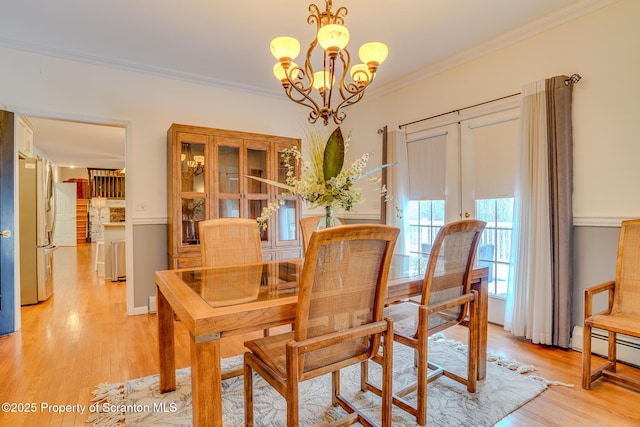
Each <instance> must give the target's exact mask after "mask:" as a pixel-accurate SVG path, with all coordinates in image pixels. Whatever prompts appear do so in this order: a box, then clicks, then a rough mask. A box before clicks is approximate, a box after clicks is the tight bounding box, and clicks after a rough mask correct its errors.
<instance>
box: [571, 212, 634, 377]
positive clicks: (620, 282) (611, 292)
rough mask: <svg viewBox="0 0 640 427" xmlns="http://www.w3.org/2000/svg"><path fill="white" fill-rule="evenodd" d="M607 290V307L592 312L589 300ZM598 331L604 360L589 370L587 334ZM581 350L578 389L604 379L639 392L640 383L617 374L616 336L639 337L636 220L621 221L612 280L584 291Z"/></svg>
mask: <svg viewBox="0 0 640 427" xmlns="http://www.w3.org/2000/svg"><path fill="white" fill-rule="evenodd" d="M604 291H608V305H607V308H606V309H605V310H603V311H601V312H599V313H596V314H592V313H593V297H594V295H596V294H599V293H601V292H604ZM593 328H598V329H602V330H604V331H606V332H607V334H608V337H607V338H608V340H607V341H608V346H607V347H608V349H607V361H606V363H604V364H601V365H600V366H599V367H598V368H596V369H594V370H592V369H591V331H592V329H593ZM583 334H584V335H583V340H584V343H583V345H584V346H583V349H582V387H583V388H585V389H590V388H591V383H592V382H593V381H595V380H596V379H598V378H601V377H605V378H608V379H610V380H612V381H614V382H617V383H620V384H625V385H627V386H632V387H635V388H637V389H640V380H638V379H637V378H631V377H630V376H628V375H622V374H620V373H619V372H617V362H618V360H617V352H616V338H617V334H624V335H630V336H633V337H636V338H640V219H633V220H628V221H623V222H622V226H621V228H620V237H619V239H618V255H617V260H616V276H615V281H609V282H606V283H603V284H600V285H597V286H594V287H591V288H588V289H585V292H584V330H583Z"/></svg>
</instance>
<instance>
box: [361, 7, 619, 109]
mask: <svg viewBox="0 0 640 427" xmlns="http://www.w3.org/2000/svg"><path fill="white" fill-rule="evenodd" d="M618 1H619V0H584V1H582V2H580V3H576V4H573V5H571V6H568V7H566V8H564V9H561V10H558V11H556V12H554V13H552V14H550V15H547V16H545V17H543V18H541V19H538V20H536V21H533V22H530V23H528V24H525V25H522V26H520V27H518V28H516V29H515V30H512V31H510V32H507V33H504V34H502V35H500V36H498V37H495V38H493V39H491V40H488V41H486V42H483V43H480V44H478V45H476V46H474V47H472V48H469V49H467V50H464V51H462V52H460V53H458V54H455V55H452V56H449V57H447V58H445V59H443V60H442V61H439V62H436V63H434V64H432V65H429V66H427V67H425V68H422V69H420V70H418V71H415V72H413V73H410V74H407V75H406V76H405V77H403V78H400V79H396V80H395V81H394V82H392V83H388V84H386V85H383V86H379V87H376V88H372V90H371V91H370V92H369V93H368V96H369V98H372V97H379V96H384V95H387V94H389V93H392V92H395V91H398V90H400V89H403V88H405V87H407V86H410V85H412V84H415V83H417V82H419V81H421V80H424V79H426V78H428V77H431V76H434V75H436V74H439V73H442V72H444V71H447V70H449V69H451V68H454V67H457V66H459V65H462V64H464V63H467V62H470V61H472V60H474V59H477V58H480V57H482V56H484V55H487V54H489V53H491V52H495V51H497V50H499V49H502V48H505V47H507V46H510V45H513V44H515V43H518V42H520V41H522V40H525V39H527V38H529V37H532V36H535V35H537V34H540V33H543V32H545V31H547V30H550V29H552V28H554V27H557V26H559V25H562V24H564V23H567V22H569V21H572V20H574V19H576V18H579V17H581V16H584V15H587V14H589V13H591V12H594V11H596V10H598V9H601V8H603V7H605V6H609V5H610V4H613V3H616V2H618Z"/></svg>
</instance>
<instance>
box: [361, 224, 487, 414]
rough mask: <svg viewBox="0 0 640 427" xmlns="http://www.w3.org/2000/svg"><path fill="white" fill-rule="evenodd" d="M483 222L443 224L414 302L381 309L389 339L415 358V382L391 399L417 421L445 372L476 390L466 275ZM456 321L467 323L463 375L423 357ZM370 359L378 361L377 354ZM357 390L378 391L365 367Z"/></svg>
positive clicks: (472, 305)
mask: <svg viewBox="0 0 640 427" xmlns="http://www.w3.org/2000/svg"><path fill="white" fill-rule="evenodd" d="M485 225H486V223H485V222H483V221H476V220H462V221H456V222H451V223H449V224H446V225H444V226H443V227H442V228H441V229H440V231H439V232H438V234H437V236H436V238H435V240H434V242H433V246H432V248H431V253H430V255H429V261H428V263H427V270H426V271H425V275H424V280H423V284H422V295H421V297H420V302H419V303H418V302H417V301H416V300H415V299H410V300H406V301H403V302H400V303H399V304H394V305H391V306H389V307H387V308H386V309H385V314H384V315H385V316H388V317H391V318H392V319H393V322H394V334H393V338H394V341H396V342H398V343H400V344H403V345H406V346H408V347H410V348H413V349H414V350H415V354H416V359H417V360H416V367H417V382H416V383H413V384H412V385H410V386H408V387H406V388H404V389H402V390H397V391H395V392H394V394H393V403H394V404H395V405H396V406H398V407H399V408H401V409H403V410H405V411H406V412H408V413H409V414H411V415H413V416H415V417H416V422H417V423H418V424H419V425H425V424H426V422H427V384H428V383H430V382H432V381H434V380H435V379H437V378H439V377H440V376H442V375H445V376H447V377H449V378H452V379H453V380H455V381H458V382H459V383H462V384H465V385H466V386H467V390H468V391H469V392H471V393H475V390H476V378H477V369H478V360H477V341H478V334H479V329H478V313H477V311H478V308H477V298H478V297H477V293H476V292H475V291H472V290H471V285H470V273H471V270H472V269H473V263H474V259H475V253H476V249H477V247H478V242H479V241H480V237H481V235H482V232H483V230H484V227H485ZM467 313H468V314H469V316H468V320H466V317H467ZM460 323H465V324H467V326H468V327H469V357H468V364H467V378H464V377H463V376H461V375H458V374H456V373H454V372H451V371H448V370H446V368H445V367H442V366H438V365H435V364H434V363H431V362H429V361H428V345H429V339H428V338H429V336H430V335H432V334H434V333H436V332H439V331H442V330H444V329H446V328H449V327H451V326H454V325H457V324H460ZM373 360H374V361H376V362H378V360H379V356H376V357H374V358H373ZM378 363H379V362H378ZM429 369H430V370H431V371H430V372H429ZM362 389H363V390H371V391H373V392H375V393H377V394H379V393H380V388H379V387H378V386H377V385H375V384H373V383H371V382H369V380H368V378H367V370H366V367H365V368H364V370H363V376H362ZM414 391H417V396H416V405H415V406H414V405H412V404H411V403H410V402H409V401H408V400H407V399H406V398H405V397H406V396H407V395H409V394H410V393H413V392H414Z"/></svg>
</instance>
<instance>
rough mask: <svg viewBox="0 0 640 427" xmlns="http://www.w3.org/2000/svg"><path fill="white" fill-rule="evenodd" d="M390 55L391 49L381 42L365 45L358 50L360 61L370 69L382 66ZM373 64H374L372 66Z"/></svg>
mask: <svg viewBox="0 0 640 427" xmlns="http://www.w3.org/2000/svg"><path fill="white" fill-rule="evenodd" d="M388 55H389V49H388V48H387V45H386V44H384V43H380V42H370V43H365V44H363V45H362V46H360V49H359V50H358V56H360V60H361V61H362V62H363V63H365V64H367V65H368V66H369V68H371V67H372V65H373V66H374V68H377V67H378V65H380V64H382V63H383V62H384V61H385V60H386V59H387V56H388ZM372 63H373V64H372Z"/></svg>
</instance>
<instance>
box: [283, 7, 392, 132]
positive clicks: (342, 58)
mask: <svg viewBox="0 0 640 427" xmlns="http://www.w3.org/2000/svg"><path fill="white" fill-rule="evenodd" d="M325 3H326V10H325V11H324V12H323V11H321V10H320V9H319V8H318V6H316V5H315V4H311V5H309V12H310V13H311V14H310V15H309V17H308V18H307V23H309V24H314V23H315V24H316V27H317V29H316V37H315V38H314V39H313V40H312V41H311V44H310V45H309V49H308V50H307V56H306V58H305V62H304V66H299V65H298V64H296V63H295V62H293V60H294V59H295V58H296V57H297V56H298V54H299V53H300V43H299V42H298V40H296V39H294V38H293V37H277V38H275V39H273V40H272V41H271V53H272V54H273V56H275V58H276V59H277V60H278V63H277V64H276V65H275V66H274V67H273V73H274V75H275V76H276V78H277V79H278V80H280V81H281V82H282V87H283V88H284V92H285V93H286V95H287V96H288V97H289V99H291V100H292V101H294V102H296V103H298V104H300V105H304V106H305V107H308V108H310V109H311V113H309V122H311V123H315V122H316V121H317V120H318V119H319V118H322V119H323V121H324V124H325V125H327V124H328V122H329V118H333V121H334V122H335V123H336V124H340V123H341V122H342V121H343V120H344V118H345V117H346V115H345V113H344V112H343V111H342V108H344V107H348V106H349V105H353V104H355V103H356V102H358V101H360V100H361V99H362V97H363V95H364V90H365V89H366V88H367V87H369V85H370V84H371V82H373V79H374V77H375V75H376V70H377V69H378V66H379V65H380V64H382V62H384V60H385V59H387V54H388V49H387V46H386V45H385V44H384V43H379V42H370V43H365V44H363V45H362V46H361V47H360V49H359V51H358V55H359V57H360V60H361V61H362V63H361V64H357V65H354V66H353V67H351V70H350V72H349V73H348V74H349V77H347V71H348V70H349V67H350V66H351V55H350V54H349V51H348V50H347V47H346V46H347V43H348V42H349V30H347V28H346V27H345V26H344V16H346V15H347V13H349V11H348V10H347V8H346V7H341V8H339V9H338V10H337V11H336V12H335V13H333V12H332V11H331V5H332V1H331V0H325ZM318 44H320V47H321V48H322V52H321V53H322V60H320V59H319V58H318V57H316V59H317V63H318V64H321V65H322V69H320V70H319V71H315V69H314V66H313V64H312V54H313V53H314V50H315V48H316V46H317V45H318ZM337 76H338V77H337ZM336 78H339V80H338V84H337V86H336V87H335V88H334V85H335V83H336ZM314 89H315V91H316V92H317V93H316V92H314ZM336 93H337V94H336ZM334 95H336V96H335V97H336V99H337V104H338V105H337V106H335V107H333V106H332V104H331V102H332V98H333V97H334ZM314 97H318V101H316V99H314Z"/></svg>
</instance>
